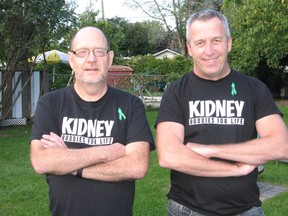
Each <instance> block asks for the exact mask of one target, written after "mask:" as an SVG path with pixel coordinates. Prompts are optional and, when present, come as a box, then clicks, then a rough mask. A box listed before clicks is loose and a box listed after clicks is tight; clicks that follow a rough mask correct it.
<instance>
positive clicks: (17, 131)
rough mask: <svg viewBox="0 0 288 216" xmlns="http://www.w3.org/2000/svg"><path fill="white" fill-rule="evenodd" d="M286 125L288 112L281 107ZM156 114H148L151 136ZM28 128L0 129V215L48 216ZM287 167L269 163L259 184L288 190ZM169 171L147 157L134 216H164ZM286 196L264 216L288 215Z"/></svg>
mask: <svg viewBox="0 0 288 216" xmlns="http://www.w3.org/2000/svg"><path fill="white" fill-rule="evenodd" d="M281 109H282V111H283V113H284V114H286V115H287V118H286V117H285V121H286V122H288V108H284V107H281ZM156 115H157V112H148V113H147V116H148V120H149V122H150V125H151V128H152V131H153V134H154V135H155V130H154V128H153V124H154V122H155V118H156ZM30 132H31V125H27V126H22V127H11V128H1V129H0V215H1V216H32V215H33V216H48V215H49V210H48V188H47V184H46V181H45V178H44V176H39V175H36V174H35V173H34V171H33V170H32V168H31V165H30V162H29V139H30ZM287 169H288V164H286V163H278V164H276V163H275V162H270V163H267V164H265V171H264V173H262V174H261V175H260V178H259V180H260V181H263V182H269V183H272V184H278V185H284V186H288V172H287ZM168 190H169V171H168V170H166V169H163V168H160V167H159V166H158V163H157V155H156V151H154V152H152V153H151V162H150V169H149V171H148V173H147V176H146V177H145V178H144V179H142V180H140V181H137V183H136V197H135V204H134V215H135V216H150V215H151V216H162V215H167V214H166V207H167V199H166V194H167V192H168ZM287 203H288V192H286V193H282V194H280V195H278V196H276V197H274V198H271V199H268V200H266V201H265V202H264V204H263V206H264V209H265V215H266V216H282V215H283V216H284V215H286V214H287V212H288V206H287Z"/></svg>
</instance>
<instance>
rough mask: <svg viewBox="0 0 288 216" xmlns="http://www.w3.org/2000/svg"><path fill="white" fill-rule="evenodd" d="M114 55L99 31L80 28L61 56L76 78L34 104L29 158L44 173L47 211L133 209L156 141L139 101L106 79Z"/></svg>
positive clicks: (69, 214)
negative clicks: (137, 187)
mask: <svg viewBox="0 0 288 216" xmlns="http://www.w3.org/2000/svg"><path fill="white" fill-rule="evenodd" d="M113 56H114V53H113V51H112V50H110V46H109V42H108V40H107V38H106V36H105V34H104V33H103V32H102V31H101V30H100V29H98V28H95V27H85V28H83V29H80V30H79V31H78V32H77V33H76V34H75V36H74V37H73V39H72V41H71V51H70V52H69V54H68V57H69V63H70V66H71V68H72V70H73V72H74V74H75V83H74V84H73V85H72V86H68V87H66V88H63V89H59V90H56V91H54V92H49V93H47V94H45V95H44V96H42V97H41V98H40V99H39V102H38V104H37V110H36V113H35V118H34V122H33V128H32V141H31V163H32V166H33V168H34V170H35V171H36V173H38V174H46V179H47V183H48V185H49V198H50V210H51V213H52V215H61V216H65V215H67V216H73V215H75V216H79V215H85V216H89V215H93V216H94V215H101V216H102V215H105V216H109V215H111V216H114V215H123V216H127V215H132V208H133V199H134V193H135V180H136V179H141V178H143V177H144V176H145V174H146V172H147V169H148V165H149V152H150V150H153V149H154V148H155V147H154V141H153V137H152V134H151V131H150V128H149V125H148V122H147V119H146V115H145V109H144V105H143V103H142V102H141V100H140V99H139V98H137V97H136V96H134V95H132V94H129V93H126V92H123V91H120V90H118V89H115V88H112V87H109V86H108V85H107V75H108V69H109V67H110V66H111V65H112V61H113Z"/></svg>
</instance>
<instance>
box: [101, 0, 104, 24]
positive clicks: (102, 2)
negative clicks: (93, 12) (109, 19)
mask: <svg viewBox="0 0 288 216" xmlns="http://www.w3.org/2000/svg"><path fill="white" fill-rule="evenodd" d="M101 8H102V19H103V20H104V19H105V13H104V1H103V0H101Z"/></svg>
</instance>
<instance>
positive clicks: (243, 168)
mask: <svg viewBox="0 0 288 216" xmlns="http://www.w3.org/2000/svg"><path fill="white" fill-rule="evenodd" d="M236 166H237V167H238V169H239V172H240V176H246V175H248V174H249V173H251V172H253V171H254V169H255V168H256V167H257V166H254V165H249V164H243V163H236Z"/></svg>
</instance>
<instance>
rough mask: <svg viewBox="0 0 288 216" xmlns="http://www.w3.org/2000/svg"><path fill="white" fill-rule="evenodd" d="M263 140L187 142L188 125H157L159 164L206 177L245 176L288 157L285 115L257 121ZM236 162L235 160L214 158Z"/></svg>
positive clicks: (170, 123)
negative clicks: (185, 139)
mask: <svg viewBox="0 0 288 216" xmlns="http://www.w3.org/2000/svg"><path fill="white" fill-rule="evenodd" d="M256 129H257V132H258V134H259V136H260V138H259V139H254V140H250V141H248V142H243V143H237V144H234V143H229V144H225V145H201V144H197V143H192V142H189V143H187V145H184V144H183V142H184V126H183V125H182V124H179V123H175V122H162V123H159V124H158V125H157V129H156V143H157V154H158V160H159V164H160V166H162V167H165V168H169V169H173V170H177V171H179V172H183V173H186V174H189V175H196V176H206V177H228V176H243V175H247V174H249V173H250V172H252V171H253V170H254V169H255V168H256V167H257V166H258V165H260V164H263V163H266V162H268V161H270V160H279V159H288V133H287V128H286V126H285V123H284V122H283V120H282V118H281V117H280V116H279V115H277V114H275V115H269V116H266V117H264V118H261V119H259V120H257V122H256ZM213 157H214V158H220V159H224V160H230V161H235V163H230V162H225V161H219V160H213V159H211V158H213Z"/></svg>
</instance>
